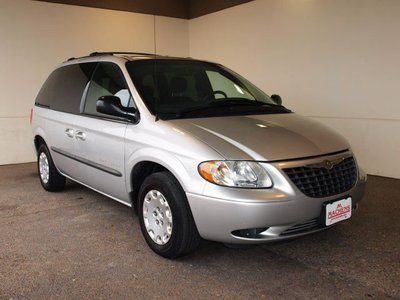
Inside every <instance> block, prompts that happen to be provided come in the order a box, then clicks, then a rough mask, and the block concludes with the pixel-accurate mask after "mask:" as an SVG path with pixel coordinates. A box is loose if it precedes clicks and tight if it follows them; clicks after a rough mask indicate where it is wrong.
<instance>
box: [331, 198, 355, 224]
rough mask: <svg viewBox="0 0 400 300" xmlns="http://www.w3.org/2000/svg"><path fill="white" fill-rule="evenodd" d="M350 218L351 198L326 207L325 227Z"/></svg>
mask: <svg viewBox="0 0 400 300" xmlns="http://www.w3.org/2000/svg"><path fill="white" fill-rule="evenodd" d="M350 217H351V197H349V198H346V199H342V200H339V201H335V202H333V203H330V204H327V205H326V215H325V225H326V226H329V225H332V224H335V223H337V222H340V221H343V220H346V219H349V218H350Z"/></svg>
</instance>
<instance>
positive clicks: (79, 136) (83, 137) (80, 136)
mask: <svg viewBox="0 0 400 300" xmlns="http://www.w3.org/2000/svg"><path fill="white" fill-rule="evenodd" d="M75 138H76V139H77V140H80V141H84V140H86V133H84V132H83V131H77V132H76V133H75Z"/></svg>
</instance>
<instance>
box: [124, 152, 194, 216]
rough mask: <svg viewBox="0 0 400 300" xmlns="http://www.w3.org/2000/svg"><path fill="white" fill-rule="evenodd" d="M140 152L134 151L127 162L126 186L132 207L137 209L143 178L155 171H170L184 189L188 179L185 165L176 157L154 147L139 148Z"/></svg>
mask: <svg viewBox="0 0 400 300" xmlns="http://www.w3.org/2000/svg"><path fill="white" fill-rule="evenodd" d="M140 152H141V154H145V153H146V155H140V154H139V153H135V154H136V155H135V158H133V157H132V159H131V160H130V162H129V163H128V164H127V165H128V169H127V175H128V176H126V179H127V181H128V182H127V188H128V192H129V195H130V199H131V203H132V207H134V209H135V210H136V209H137V205H136V201H137V196H138V193H139V189H140V186H141V184H142V183H143V181H144V179H145V178H146V177H147V176H149V175H151V174H153V173H156V172H162V171H167V172H169V173H171V174H172V175H173V176H174V177H175V178H176V179H177V180H178V182H179V183H180V185H181V186H182V188H183V189H184V190H186V189H185V187H186V185H187V184H188V182H187V181H188V180H190V176H189V175H188V173H187V171H186V169H185V167H184V166H183V164H182V162H180V161H179V160H178V159H177V158H176V157H174V156H172V155H170V154H167V153H165V152H163V151H158V150H154V149H151V150H150V149H141V150H140ZM161 158H162V159H161Z"/></svg>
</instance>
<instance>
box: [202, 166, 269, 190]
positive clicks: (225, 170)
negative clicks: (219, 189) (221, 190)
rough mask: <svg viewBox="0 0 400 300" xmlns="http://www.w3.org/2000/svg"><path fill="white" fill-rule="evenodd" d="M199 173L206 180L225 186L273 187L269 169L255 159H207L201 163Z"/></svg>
mask: <svg viewBox="0 0 400 300" xmlns="http://www.w3.org/2000/svg"><path fill="white" fill-rule="evenodd" d="M199 173H200V175H201V177H203V178H204V179H205V180H207V181H209V182H212V183H215V184H218V185H223V186H230V187H241V188H270V187H272V180H271V178H270V177H269V175H268V173H267V171H266V170H265V169H264V168H263V167H262V166H261V164H260V163H257V162H253V161H205V162H203V163H201V164H200V165H199Z"/></svg>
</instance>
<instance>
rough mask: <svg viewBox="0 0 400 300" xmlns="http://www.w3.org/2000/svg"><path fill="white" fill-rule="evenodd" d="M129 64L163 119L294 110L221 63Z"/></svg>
mask: <svg viewBox="0 0 400 300" xmlns="http://www.w3.org/2000/svg"><path fill="white" fill-rule="evenodd" d="M126 66H127V69H128V72H129V74H130V76H131V77H132V80H133V82H134V84H135V86H136V88H137V90H138V92H139V93H140V95H141V96H142V98H143V100H144V102H145V104H146V105H147V107H148V108H149V110H150V111H151V112H152V113H153V114H156V115H157V116H158V117H160V118H162V119H174V118H192V117H208V116H228V115H251V114H265V113H287V112H290V111H289V110H288V109H286V108H284V107H283V106H281V105H277V104H276V103H275V102H274V101H273V100H272V99H271V98H270V97H269V96H268V95H266V94H265V93H264V92H262V91H261V90H260V89H258V88H257V87H255V86H254V85H253V84H251V83H250V82H249V81H247V80H246V79H244V78H243V77H241V76H240V75H238V74H236V73H235V72H233V71H231V70H229V69H227V68H225V67H222V66H220V65H217V64H213V63H208V62H202V61H192V60H179V59H150V60H137V61H130V62H127V64H126Z"/></svg>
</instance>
